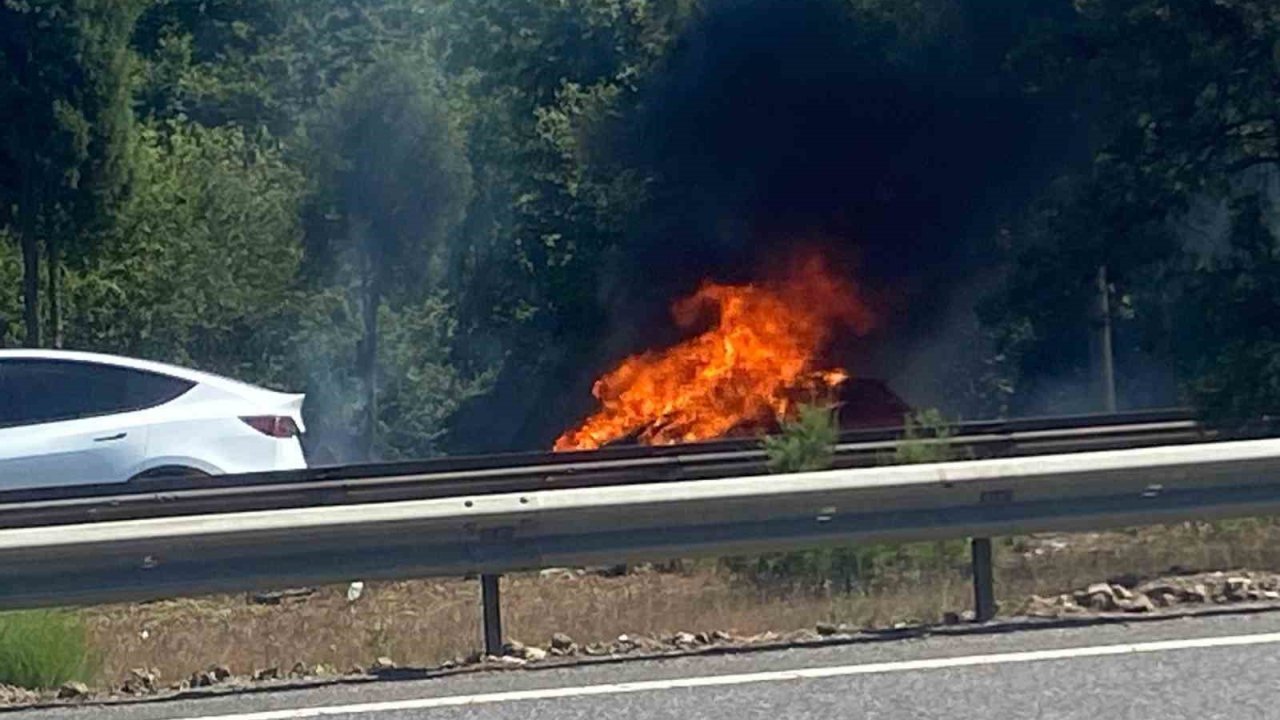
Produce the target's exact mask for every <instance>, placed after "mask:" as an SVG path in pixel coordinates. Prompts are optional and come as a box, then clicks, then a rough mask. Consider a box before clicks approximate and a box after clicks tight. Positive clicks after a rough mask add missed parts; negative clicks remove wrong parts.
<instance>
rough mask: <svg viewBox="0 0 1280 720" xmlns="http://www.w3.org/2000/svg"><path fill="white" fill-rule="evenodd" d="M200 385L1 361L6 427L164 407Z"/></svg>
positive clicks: (66, 364)
mask: <svg viewBox="0 0 1280 720" xmlns="http://www.w3.org/2000/svg"><path fill="white" fill-rule="evenodd" d="M194 385H195V383H192V382H190V381H188V380H182V379H180V378H174V377H169V376H166V375H158V374H156V373H150V372H144V371H140V370H132V369H130V368H122V367H114V366H111V365H100V364H97V363H88V362H73V361H65V360H27V359H23V360H0V426H12V425H30V424H36V423H43V422H53V421H56V420H71V419H75V418H83V417H93V416H95V415H109V414H112V413H119V412H129V411H132V410H143V409H146V408H150V407H155V406H156V405H161V404H163V403H166V402H168V401H170V400H173V399H174V398H176V397H178V396H179V395H182V394H183V393H185V392H186V391H188V390H190V389H191V388H192V386H194Z"/></svg>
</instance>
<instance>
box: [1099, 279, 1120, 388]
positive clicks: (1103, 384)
mask: <svg viewBox="0 0 1280 720" xmlns="http://www.w3.org/2000/svg"><path fill="white" fill-rule="evenodd" d="M1097 291H1098V294H1097V306H1096V317H1095V320H1094V331H1095V332H1096V337H1095V339H1094V346H1095V348H1096V353H1097V358H1096V362H1097V369H1098V372H1097V379H1098V389H1099V394H1100V395H1101V398H1100V399H1101V400H1102V409H1103V412H1108V413H1114V412H1116V367H1115V357H1114V355H1113V353H1112V349H1111V288H1110V284H1109V283H1108V282H1107V266H1106V265H1100V266H1098V275H1097Z"/></svg>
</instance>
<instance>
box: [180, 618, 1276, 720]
mask: <svg viewBox="0 0 1280 720" xmlns="http://www.w3.org/2000/svg"><path fill="white" fill-rule="evenodd" d="M1276 642H1280V632H1276V633H1261V634H1257V635H1228V636H1223V637H1208V638H1195V639H1189V640H1161V641H1159V642H1145V643H1126V644H1121V645H1094V646H1091V647H1075V648H1062V649H1058V650H1031V651H1026V652H1011V653H994V654H990V655H967V656H963V657H942V658H930V659H927V660H901V661H898V662H882V663H868V664H865V665H841V666H836V667H816V668H803V669H800V670H777V671H773V672H758V673H743V674H739V675H711V676H708V677H691V678H676V679H673V680H646V681H642V682H629V683H610V684H605V685H585V686H582V687H562V688H545V689H541V690H513V691H509V692H495V693H483V694H480V695H450V696H446V697H430V698H418V699H415V700H390V701H387V702H374V703H361V704H358V705H333V706H329V707H310V708H297V709H293V710H267V711H264V712H250V713H238V714H233V715H205V716H202V717H196V718H174V720H305V718H319V717H330V716H333V715H362V714H372V713H383V712H393V711H400V710H426V709H431V708H443V707H456V706H459V705H484V704H492V703H504V702H517V701H520V700H552V699H556V698H570V697H589V696H593V695H620V694H623V693H636V692H648V691H653V690H672V689H677V688H703V687H720V686H725V685H747V684H751V683H770V682H784V681H787V680H812V679H817V678H833V677H845V676H850V675H875V674H881V673H894V672H909V671H913V670H939V669H943V668H957V667H971V666H974V665H1003V664H1008V663H1027V662H1039V661H1044V660H1070V659H1075V658H1090V657H1100V656H1106V655H1133V654H1136V653H1156V652H1166V651H1169V650H1194V649H1203V648H1223V647H1239V646H1242V645H1262V644H1266V643H1276Z"/></svg>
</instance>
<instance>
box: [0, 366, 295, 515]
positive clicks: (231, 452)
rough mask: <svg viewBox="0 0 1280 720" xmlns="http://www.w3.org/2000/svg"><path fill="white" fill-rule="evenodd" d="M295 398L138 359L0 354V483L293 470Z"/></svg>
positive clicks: (40, 483)
mask: <svg viewBox="0 0 1280 720" xmlns="http://www.w3.org/2000/svg"><path fill="white" fill-rule="evenodd" d="M304 397H305V396H303V395H292V394H287V393H279V392H274V391H271V390H265V389H263V388H259V387H254V386H252V385H246V384H245V383H242V382H238V381H235V380H229V379H227V378H224V377H219V376H217V375H211V374H209V373H203V372H197V371H195V370H187V369H184V368H180V367H175V366H172V365H165V364H163V363H156V362H148V361H145V360H132V359H128V358H122V357H114V356H111V355H99V354H95V353H83V352H69V351H62V350H0V490H7V489H12V488H27V487H42V486H53V485H79V484H85V483H106V482H129V481H146V480H149V479H154V478H159V477H173V476H199V475H220V474H229V473H245V472H259V471H267V470H292V469H299V468H305V467H306V461H305V459H304V457H303V453H302V444H301V442H300V440H299V436H300V435H301V433H302V431H303V425H302V401H303V398H304Z"/></svg>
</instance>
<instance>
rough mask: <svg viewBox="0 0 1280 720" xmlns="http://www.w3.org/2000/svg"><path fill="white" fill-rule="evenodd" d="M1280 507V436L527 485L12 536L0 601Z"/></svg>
mask: <svg viewBox="0 0 1280 720" xmlns="http://www.w3.org/2000/svg"><path fill="white" fill-rule="evenodd" d="M1276 512H1280V439H1268V440H1248V441H1235V442H1217V443H1202V444H1194V445H1185V446H1162V447H1145V448H1138V449H1129V450H1110V451H1101V452H1080V453H1071V454H1055V455H1043V456H1037V457H1034V458H1003V459H993V460H974V461H961V462H947V463H933V464H925V465H901V466H892V467H874V468H854V469H844V470H831V471H824V472H816V473H798V474H790V475H771V476H745V477H729V478H720V479H703V480H693V481H675V482H666V483H639V484H634V483H633V484H623V485H613V486H601V487H569V488H554V489H529V490H524V491H519V492H498V493H491V494H462V495H456V496H450V497H439V498H431V499H418V500H403V501H394V502H380V503H361V504H347V505H337V506H327V507H326V506H317V507H307V508H287V509H275V510H258V511H250V512H222V513H214V514H204V515H188V516H183V517H152V518H145V519H132V520H115V521H104V522H97V523H87V524H74V525H61V526H52V527H25V528H9V529H4V530H0V606H2V607H24V606H39V605H69V604H81V603H99V602H112V601H124V600H141V599H150V598H159V597H169V596H174V595H183V594H198V593H207V592H226V591H241V590H250V589H256V588H263V587H282V586H293V585H300V584H312V583H331V582H341V581H345V580H350V579H354V578H362V579H390V578H401V577H423V576H432V575H464V574H472V573H483V574H490V575H492V574H495V573H501V572H506V571H511V570H520V569H535V568H541V567H553V566H581V565H591V564H598V563H616V562H620V561H631V560H649V559H660V558H670V557H688V556H696V555H705V554H713V555H718V554H738V553H756V552H772V551H778V550H787V549H792V548H803V547H811V546H815V545H821V544H828V543H836V542H841V543H849V542H867V541H915V540H929V539H942V538H960V537H975V538H989V537H992V536H996V535H1003V534H1021V533H1029V532H1040V531H1048V530H1057V531H1073V530H1088V529H1098V528H1103V527H1110V526H1124V525H1138V524H1151V523H1159V522H1170V521H1181V520H1190V519H1202V518H1213V517H1225V516H1241V515H1255V514H1265V513H1276ZM988 551H989V547H988ZM982 554H983V552H982V546H981V545H980V544H975V558H979V556H980V555H982ZM979 559H980V558H979ZM987 559H988V560H989V555H988V556H987ZM989 569H990V568H989V564H988V565H987V566H986V568H985V569H983V568H979V569H978V570H979V571H978V572H976V573H975V576H976V577H978V576H981V577H980V579H982V580H983V582H981V583H980V584H979V586H978V588H977V592H978V593H979V594H978V600H979V616H980V618H981V617H984V616H985V615H986V612H985V611H986V610H987V609H989V608H984V603H985V604H987V605H988V606H989V605H990V600H991V596H990V586H989V585H990V573H989ZM983 585H986V587H983ZM984 593H985V597H984Z"/></svg>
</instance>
